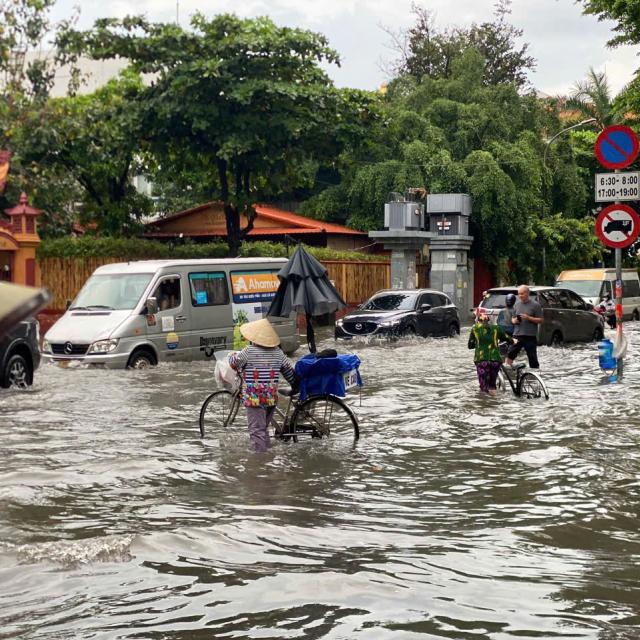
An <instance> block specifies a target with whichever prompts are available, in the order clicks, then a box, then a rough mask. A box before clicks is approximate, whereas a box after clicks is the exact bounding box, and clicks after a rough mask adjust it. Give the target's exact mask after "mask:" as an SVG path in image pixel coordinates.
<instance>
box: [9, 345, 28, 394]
mask: <svg viewBox="0 0 640 640" xmlns="http://www.w3.org/2000/svg"><path fill="white" fill-rule="evenodd" d="M31 384H33V374H32V373H31V367H30V366H29V363H28V362H27V360H26V359H25V357H24V356H21V355H20V354H19V353H16V354H15V355H13V356H11V357H10V358H9V360H8V361H7V364H6V366H5V368H4V372H3V376H2V386H3V387H4V388H5V389H7V388H8V387H15V388H16V389H26V388H27V387H28V386H29V385H31Z"/></svg>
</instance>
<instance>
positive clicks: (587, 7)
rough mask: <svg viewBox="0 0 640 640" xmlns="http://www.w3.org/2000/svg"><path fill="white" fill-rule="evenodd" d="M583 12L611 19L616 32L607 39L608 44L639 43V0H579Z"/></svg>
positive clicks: (602, 18)
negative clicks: (614, 24)
mask: <svg viewBox="0 0 640 640" xmlns="http://www.w3.org/2000/svg"><path fill="white" fill-rule="evenodd" d="M580 2H582V4H583V5H584V13H586V14H590V15H594V16H597V17H598V20H613V21H614V22H616V23H617V24H616V26H615V27H614V28H613V30H614V31H615V32H616V33H617V34H618V35H616V36H615V37H614V38H612V39H611V40H609V45H610V46H614V47H615V46H618V45H621V44H638V43H640V0H580Z"/></svg>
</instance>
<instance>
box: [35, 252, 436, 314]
mask: <svg viewBox="0 0 640 640" xmlns="http://www.w3.org/2000/svg"><path fill="white" fill-rule="evenodd" d="M113 262H123V260H122V259H120V258H45V259H43V260H40V261H39V264H40V270H41V272H42V284H43V286H45V287H47V289H49V291H50V292H51V296H52V299H51V303H50V305H49V307H50V309H55V310H63V309H64V308H65V303H66V301H67V300H73V298H75V296H76V294H77V293H78V291H80V288H81V287H82V285H83V284H84V283H85V281H86V280H87V278H88V277H89V276H90V275H91V274H92V273H93V271H94V270H95V269H97V268H98V267H100V266H102V265H103V264H111V263H113ZM323 264H324V265H325V266H326V267H327V271H328V275H329V279H330V280H333V281H334V282H335V284H336V288H337V289H338V291H339V292H340V295H341V296H342V297H343V298H344V300H345V301H346V302H347V303H348V304H349V305H354V304H359V303H361V302H364V301H365V300H366V299H367V298H368V297H369V296H370V295H372V294H373V293H375V292H376V291H378V290H380V289H387V288H389V287H390V281H391V267H390V265H389V263H388V262H368V261H363V262H350V261H346V260H327V261H323ZM425 274H426V268H425V267H424V266H421V265H419V266H418V286H427V281H426V279H425V277H426V276H425Z"/></svg>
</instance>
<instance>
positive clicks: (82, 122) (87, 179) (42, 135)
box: [16, 73, 151, 235]
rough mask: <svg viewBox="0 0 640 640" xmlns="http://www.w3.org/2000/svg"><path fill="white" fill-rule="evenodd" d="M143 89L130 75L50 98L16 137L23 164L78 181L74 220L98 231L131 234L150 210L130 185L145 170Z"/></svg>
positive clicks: (147, 201)
mask: <svg viewBox="0 0 640 640" xmlns="http://www.w3.org/2000/svg"><path fill="white" fill-rule="evenodd" d="M142 89H143V85H142V82H141V80H140V78H139V76H137V75H136V74H134V73H128V74H123V75H122V76H121V77H119V78H116V79H114V80H111V81H109V82H108V83H107V84H106V85H105V86H103V87H101V88H100V89H98V90H97V91H95V92H94V93H92V94H90V95H83V96H73V97H66V98H56V99H50V100H48V101H47V103H46V104H45V105H43V106H42V107H41V108H40V109H38V110H37V111H30V112H28V113H27V114H26V116H25V117H24V120H23V122H22V123H21V126H20V128H19V130H18V132H17V134H16V141H17V142H18V144H17V148H18V152H17V155H18V157H19V158H20V159H21V161H22V162H23V163H30V164H31V165H32V166H35V167H39V168H40V169H41V170H43V169H49V170H50V172H51V173H52V174H57V175H60V174H66V175H67V176H69V177H70V178H72V179H73V180H75V181H76V182H77V184H78V186H79V187H80V189H81V200H80V207H79V210H78V218H79V220H80V221H81V222H85V223H89V222H91V223H95V224H96V226H97V230H98V231H99V232H103V233H107V234H115V235H118V234H126V233H128V232H131V231H133V230H135V228H136V221H137V220H139V219H140V217H141V216H143V215H144V214H146V213H149V212H150V210H151V203H150V201H149V200H148V198H147V197H146V196H144V195H142V194H140V193H138V191H136V189H135V188H134V186H133V184H132V181H131V179H132V177H133V176H135V175H137V174H139V173H141V172H142V170H143V159H144V155H143V154H144V149H143V148H142V147H141V140H142V138H143V136H142V126H143V125H142V120H141V114H140V104H139V102H138V101H137V97H138V95H139V94H140V93H141V91H142Z"/></svg>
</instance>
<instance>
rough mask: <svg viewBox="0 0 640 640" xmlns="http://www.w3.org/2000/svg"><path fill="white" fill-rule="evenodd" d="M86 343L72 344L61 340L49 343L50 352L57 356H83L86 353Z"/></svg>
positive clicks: (87, 346)
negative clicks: (57, 342)
mask: <svg viewBox="0 0 640 640" xmlns="http://www.w3.org/2000/svg"><path fill="white" fill-rule="evenodd" d="M88 348H89V345H88V344H72V343H71V342H62V343H59V344H52V345H51V352H52V353H53V354H54V355H57V356H83V355H84V354H85V353H87V349H88Z"/></svg>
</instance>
